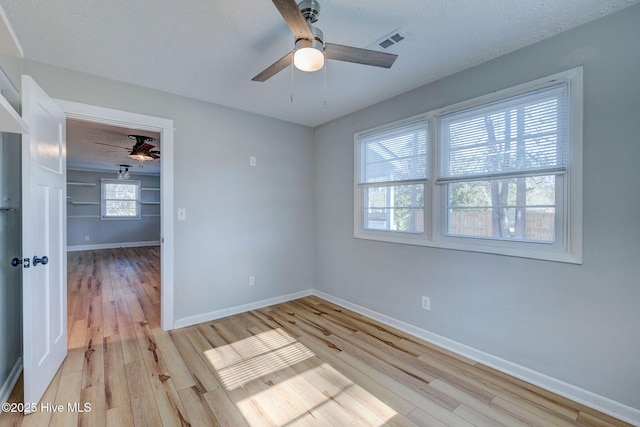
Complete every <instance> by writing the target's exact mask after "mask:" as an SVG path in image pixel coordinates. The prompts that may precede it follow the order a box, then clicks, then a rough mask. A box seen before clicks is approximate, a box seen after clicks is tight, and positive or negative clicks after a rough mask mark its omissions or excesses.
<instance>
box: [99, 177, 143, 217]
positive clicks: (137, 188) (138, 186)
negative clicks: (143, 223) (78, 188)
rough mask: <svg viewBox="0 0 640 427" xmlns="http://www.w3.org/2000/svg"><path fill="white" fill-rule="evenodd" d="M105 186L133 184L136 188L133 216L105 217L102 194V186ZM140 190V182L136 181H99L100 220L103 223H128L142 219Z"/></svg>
mask: <svg viewBox="0 0 640 427" xmlns="http://www.w3.org/2000/svg"><path fill="white" fill-rule="evenodd" d="M105 184H134V185H135V186H136V205H137V206H136V212H137V215H135V216H107V212H106V209H107V207H106V203H105V201H106V198H105V194H104V185H105ZM140 188H141V182H140V181H136V180H126V181H123V180H117V179H108V178H103V179H101V180H100V219H102V220H103V221H129V220H139V219H141V218H142V215H141V212H140V211H141V203H140Z"/></svg>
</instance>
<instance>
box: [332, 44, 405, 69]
mask: <svg viewBox="0 0 640 427" xmlns="http://www.w3.org/2000/svg"><path fill="white" fill-rule="evenodd" d="M324 48H325V56H326V57H327V59H335V60H337V61H346V62H355V63H356V64H364V65H372V66H374V67H382V68H391V66H392V65H393V63H394V62H395V60H396V58H397V57H398V55H396V54H393V53H386V52H378V51H377V50H369V49H360V48H359V47H352V46H343V45H340V44H333V43H325V45H324Z"/></svg>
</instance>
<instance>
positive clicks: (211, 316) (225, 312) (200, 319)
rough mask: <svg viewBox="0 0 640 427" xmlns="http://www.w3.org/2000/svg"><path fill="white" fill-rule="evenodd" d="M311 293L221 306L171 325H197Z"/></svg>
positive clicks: (309, 290) (304, 292)
mask: <svg viewBox="0 0 640 427" xmlns="http://www.w3.org/2000/svg"><path fill="white" fill-rule="evenodd" d="M311 294H312V290H311V289H307V290H304V291H300V292H294V293H292V294H287V295H282V296H278V297H273V298H268V299H264V300H261V301H256V302H252V303H249V304H242V305H237V306H235V307H229V308H223V309H220V310H215V311H210V312H208V313H203V314H198V315H197V316H189V317H183V318H182V319H177V320H176V321H175V322H174V323H173V327H174V328H175V329H177V328H184V327H187V326H192V325H197V324H198V323H204V322H210V321H212V320H216V319H221V318H223V317H227V316H233V315H234V314H240V313H244V312H247V311H251V310H256V309H258V308H263V307H268V306H270V305H274V304H280V303H283V302H287V301H293V300H294V299H298V298H303V297H308V296H309V295H311Z"/></svg>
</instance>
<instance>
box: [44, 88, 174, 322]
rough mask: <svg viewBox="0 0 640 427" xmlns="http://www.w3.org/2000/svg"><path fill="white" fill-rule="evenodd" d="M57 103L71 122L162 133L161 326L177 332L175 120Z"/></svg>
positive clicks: (59, 100) (76, 104)
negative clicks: (77, 121) (175, 297)
mask: <svg viewBox="0 0 640 427" xmlns="http://www.w3.org/2000/svg"><path fill="white" fill-rule="evenodd" d="M54 101H55V102H56V103H57V104H58V105H59V106H60V108H62V111H64V113H65V115H66V116H67V119H78V120H84V121H89V122H94V123H101V124H106V125H113V126H120V127H129V128H134V129H140V130H148V131H153V132H158V133H160V143H161V145H162V148H161V150H162V156H161V158H160V263H161V268H160V302H161V304H160V325H161V327H162V329H163V330H165V331H168V330H172V329H174V304H173V297H174V250H175V249H174V239H173V234H174V229H173V211H174V209H173V131H174V128H173V120H171V119H164V118H160V117H154V116H147V115H144V114H138V113H130V112H127V111H121V110H115V109H112V108H106V107H98V106H95V105H90V104H83V103H79V102H73V101H67V100H63V99H54ZM65 173H66V172H65Z"/></svg>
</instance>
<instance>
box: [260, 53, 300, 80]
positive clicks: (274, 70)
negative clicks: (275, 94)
mask: <svg viewBox="0 0 640 427" xmlns="http://www.w3.org/2000/svg"><path fill="white" fill-rule="evenodd" d="M292 62H293V51H291V52H289V53H287V54H286V55H285V56H283V57H282V58H280V59H278V60H277V61H276V62H274V63H273V64H271V65H269V66H268V67H267V68H266V69H265V70H264V71H262V72H261V73H260V74H258V75H257V76H255V77H254V78H252V79H251V80H253V81H254V82H264V81H267V80H268V79H270V78H271V77H273V76H275V75H276V74H278V73H279V72H280V71H282V70H284V69H285V68H287V67H288V66H289V65H291V63H292Z"/></svg>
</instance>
